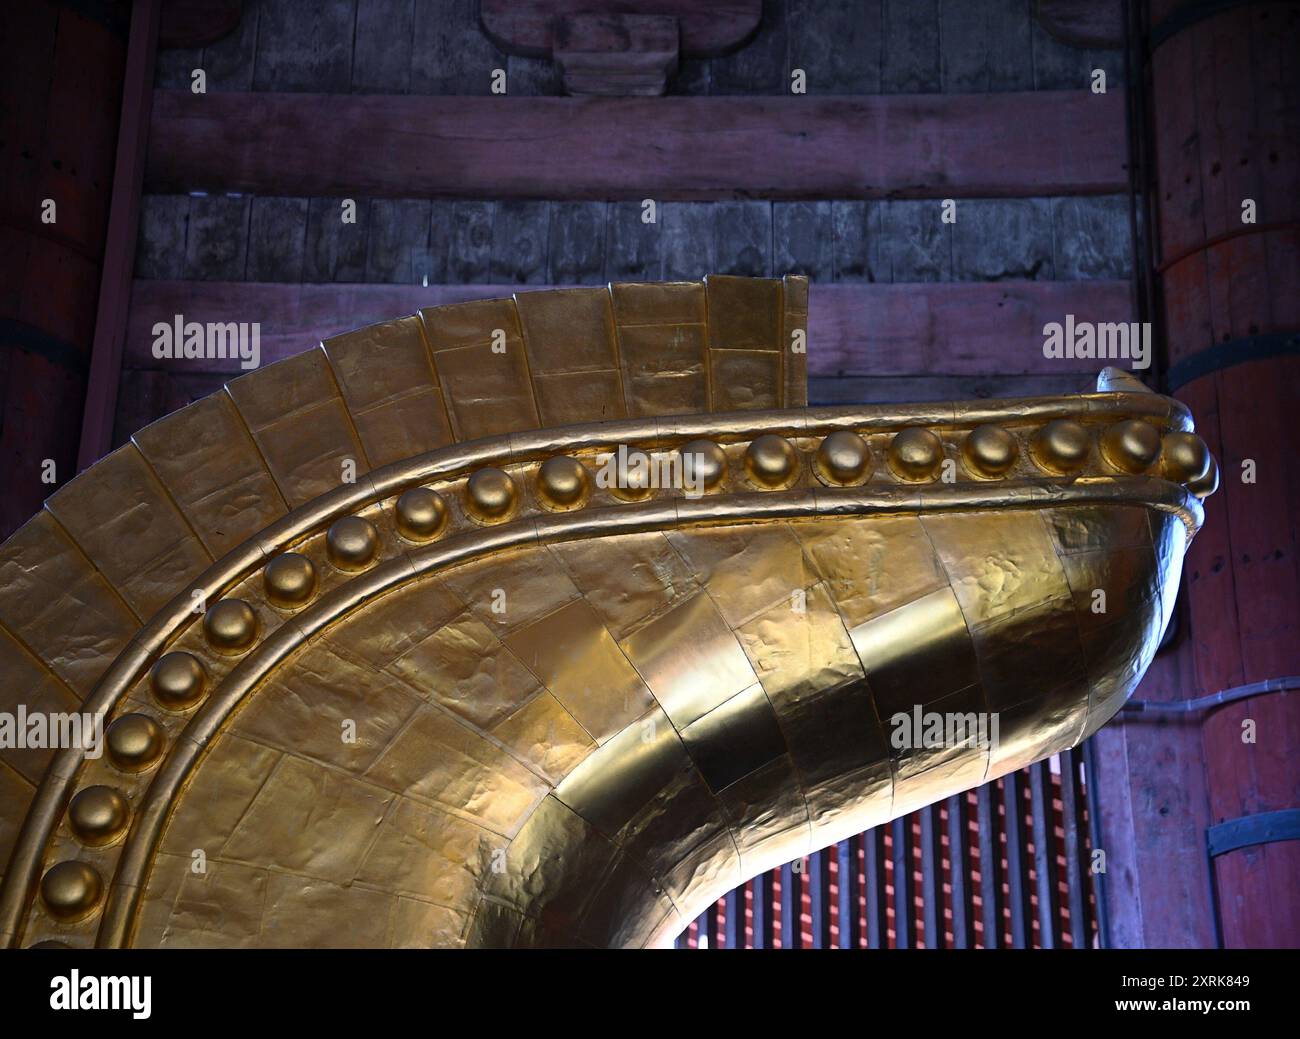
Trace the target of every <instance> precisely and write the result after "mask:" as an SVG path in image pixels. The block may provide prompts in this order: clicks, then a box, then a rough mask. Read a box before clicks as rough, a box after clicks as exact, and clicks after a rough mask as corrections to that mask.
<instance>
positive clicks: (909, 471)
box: [889, 426, 943, 483]
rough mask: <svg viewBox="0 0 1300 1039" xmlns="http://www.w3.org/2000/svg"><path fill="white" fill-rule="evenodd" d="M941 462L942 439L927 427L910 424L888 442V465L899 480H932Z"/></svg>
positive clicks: (921, 481) (911, 481) (909, 481)
mask: <svg viewBox="0 0 1300 1039" xmlns="http://www.w3.org/2000/svg"><path fill="white" fill-rule="evenodd" d="M941 462H943V441H942V440H940V439H939V438H938V436H936V435H935V434H934V433H932V432H930V430H928V429H921V428H920V427H919V426H911V427H909V428H908V429H904V430H900V431H899V432H898V433H897V434H895V436H894V439H893V440H891V441H890V442H889V467H890V468H891V469H892V470H893V471H894V475H896V476H897V477H898V478H899V479H900V480H906V481H907V482H908V483H923V482H925V481H926V480H933V479H934V477H935V474H936V473H937V472H938V471H939V465H940V463H941Z"/></svg>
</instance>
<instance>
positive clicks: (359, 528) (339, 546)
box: [325, 516, 379, 573]
mask: <svg viewBox="0 0 1300 1039" xmlns="http://www.w3.org/2000/svg"><path fill="white" fill-rule="evenodd" d="M378 553H379V531H378V530H377V529H376V528H375V525H374V524H373V523H371V522H370V521H369V520H368V519H363V518H362V517H361V516H344V517H343V518H342V519H337V520H335V521H334V522H333V524H331V526H330V529H329V531H328V532H327V533H326V535H325V554H326V555H327V556H329V561H330V562H331V563H332V564H334V566H335V567H337V568H338V569H339V570H344V571H347V572H349V573H355V572H356V571H358V570H364V569H366V567H368V566H369V565H370V564H371V563H373V562H374V561H375V556H376V555H377V554H378Z"/></svg>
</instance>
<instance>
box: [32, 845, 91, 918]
mask: <svg viewBox="0 0 1300 1039" xmlns="http://www.w3.org/2000/svg"><path fill="white" fill-rule="evenodd" d="M103 894H104V882H103V881H102V880H100V879H99V874H98V873H97V872H96V871H95V869H94V867H92V866H90V865H88V864H87V863H85V862H77V861H75V860H68V861H66V862H60V863H58V864H56V865H54V866H51V867H50V868H49V869H48V870H47V871H46V873H45V876H43V877H42V878H41V901H43V902H44V903H45V908H46V909H48V910H49V912H50V915H51V916H52V917H54V918H55V919H57V920H62V921H64V922H65V923H69V922H71V921H74V920H80V919H82V918H83V917H85V916H89V915H90V914H91V913H92V912H94V910H95V908H96V907H97V906H98V905H99V900H100V898H101V897H102V896H103Z"/></svg>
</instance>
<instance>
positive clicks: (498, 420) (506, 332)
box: [420, 299, 539, 441]
mask: <svg viewBox="0 0 1300 1039" xmlns="http://www.w3.org/2000/svg"><path fill="white" fill-rule="evenodd" d="M420 319H421V321H422V322H423V323H424V329H425V336H426V338H427V339H428V342H429V347H430V349H431V350H432V351H433V365H434V368H435V369H436V370H437V373H438V381H439V384H440V385H441V387H442V392H443V394H444V396H445V400H446V404H447V410H448V412H449V414H450V418H451V428H452V432H453V433H455V435H456V439H457V440H459V441H466V440H477V439H478V438H479V437H488V436H495V435H496V434H498V433H509V432H512V431H514V430H520V429H536V428H537V426H538V425H539V422H538V419H537V404H536V401H535V398H534V396H533V387H532V383H531V381H530V379H529V375H528V358H527V356H526V354H525V352H524V340H523V335H522V333H521V332H520V330H519V315H518V312H517V311H516V309H515V303H514V300H508V299H490V300H475V301H473V302H471V303H458V304H455V305H453V306H449V307H428V308H426V309H424V310H422V311H420Z"/></svg>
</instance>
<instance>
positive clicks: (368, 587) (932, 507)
mask: <svg viewBox="0 0 1300 1039" xmlns="http://www.w3.org/2000/svg"><path fill="white" fill-rule="evenodd" d="M745 497H746V498H750V499H751V500H750V501H744V500H737V499H736V498H732V499H731V500H727V499H722V500H720V501H716V502H715V501H703V502H691V503H689V504H688V505H686V506H682V505H681V504H679V503H672V504H671V506H670V505H668V504H667V503H650V504H646V505H629V506H627V507H613V508H610V509H608V510H602V511H603V512H604V514H603V515H584V516H563V517H555V518H554V519H550V520H545V521H543V520H535V521H533V522H532V523H531V524H530V523H524V524H522V525H521V526H522V529H516V530H509V529H507V528H502V529H500V530H494V531H481V532H477V533H475V534H471V535H468V536H466V538H464V539H463V540H462V543H461V544H458V545H454V546H453V545H437V546H431V547H429V548H425V549H421V550H420V551H418V552H416V553H414V556H413V558H398V559H394V560H392V561H390V562H388V563H385V564H383V565H381V566H380V567H378V568H376V569H375V570H373V571H371V572H369V573H368V574H367V575H365V576H364V577H360V578H357V579H356V580H355V581H353V582H351V583H349V584H347V585H344V586H340V587H339V588H337V589H335V590H334V591H333V592H331V593H329V594H327V595H325V596H324V597H322V598H321V599H319V600H318V601H317V602H315V603H314V604H312V605H311V606H310V607H308V608H307V609H306V610H304V611H303V612H302V613H301V614H298V615H297V616H296V617H294V618H292V619H291V620H288V621H286V622H285V624H284V625H283V626H282V627H281V628H279V629H277V631H276V632H274V633H273V634H271V635H270V636H268V637H267V638H266V639H265V640H264V641H263V642H262V643H261V644H259V645H258V646H257V647H256V649H254V650H252V651H251V652H250V653H249V655H248V656H246V657H244V658H243V659H242V660H241V661H240V662H239V664H238V665H236V666H235V668H234V669H233V670H232V671H231V672H230V674H229V675H228V676H227V678H226V680H225V682H223V683H222V685H221V687H220V688H219V690H218V691H217V693H216V694H215V695H213V696H212V697H210V698H209V699H208V700H207V701H206V702H205V703H204V705H203V706H202V707H201V708H200V709H199V711H198V712H197V713H196V714H195V715H194V717H193V718H192V719H191V720H190V722H189V724H187V725H186V727H185V730H184V731H183V733H182V734H181V738H180V740H179V741H178V744H177V746H176V747H175V748H174V749H173V751H172V753H171V754H170V755H169V756H168V758H167V760H166V761H165V763H164V764H163V766H162V768H161V769H160V770H159V772H158V773H157V775H156V776H155V778H154V780H153V782H152V783H151V784H150V786H149V791H148V794H147V796H146V798H145V800H144V802H143V804H142V805H141V807H140V810H139V812H138V815H137V821H136V823H135V825H134V826H133V827H132V829H131V835H130V837H129V839H128V841H127V845H126V849H125V851H124V852H123V854H122V858H121V860H120V863H119V866H118V871H117V875H116V877H115V878H114V881H113V884H112V887H111V889H110V891H109V896H108V902H107V906H106V908H105V910H104V916H103V922H102V924H101V927H100V931H99V936H98V939H97V941H96V945H97V946H98V947H110V948H111V947H118V946H121V945H124V944H126V943H127V941H128V940H129V937H130V932H131V924H132V921H133V919H134V915H135V909H136V907H137V905H138V900H139V897H140V894H141V891H142V888H143V885H144V881H145V878H146V875H147V872H148V869H149V865H150V863H151V861H152V857H153V854H154V852H155V850H156V847H157V842H158V838H159V836H160V834H161V832H162V828H163V826H164V824H165V822H166V820H167V817H168V815H169V813H170V810H171V808H172V806H173V805H174V804H175V802H176V799H177V797H178V795H179V793H180V791H181V789H182V787H183V786H184V784H185V781H186V779H187V777H188V776H189V775H190V773H191V771H192V770H193V769H194V768H195V767H196V765H197V764H198V762H199V760H200V759H201V757H202V755H203V752H204V750H205V748H206V747H207V746H208V744H209V743H210V741H211V740H212V739H213V738H214V737H215V736H216V735H217V733H218V732H220V730H221V728H222V726H223V725H224V724H225V722H226V721H227V719H228V718H229V717H230V715H231V714H232V713H233V712H234V711H235V709H236V708H237V707H238V706H239V704H240V702H241V701H242V700H243V699H244V698H245V697H247V696H249V695H250V694H251V693H252V692H253V691H254V689H255V688H256V687H257V685H258V683H259V682H261V681H262V679H264V678H265V677H266V675H267V674H268V673H269V672H270V671H271V670H272V669H273V668H274V667H275V666H276V665H277V664H279V663H280V662H282V661H283V660H285V659H286V658H287V657H288V656H289V655H290V654H291V653H293V651H294V650H295V649H297V648H298V646H299V645H300V644H301V643H302V642H303V641H305V640H306V639H308V638H310V637H312V636H313V635H316V634H319V633H320V632H321V631H322V630H323V629H324V628H326V627H327V626H328V625H329V624H331V623H333V622H335V621H337V620H339V619H340V618H342V617H343V616H345V615H346V614H347V613H348V612H350V611H351V610H354V609H357V608H359V607H361V606H363V605H364V604H365V603H367V602H370V601H372V600H374V599H376V598H378V597H379V596H381V595H382V594H383V593H385V592H388V591H391V590H393V589H395V588H397V587H398V586H400V585H401V584H402V583H403V582H405V581H408V580H411V579H413V578H415V577H418V576H421V575H426V574H429V573H432V572H434V571H436V570H437V569H439V568H441V567H446V566H450V565H453V564H456V563H462V562H467V561H469V560H471V559H474V558H479V557H482V556H484V555H487V554H489V553H491V552H494V551H499V550H501V549H505V548H510V547H514V546H517V545H521V544H526V543H529V542H544V541H560V540H571V539H576V538H581V537H591V536H596V537H599V536H603V535H610V534H626V533H633V532H639V531H644V530H661V529H665V528H670V527H674V526H679V525H684V524H690V523H708V522H711V521H719V520H742V519H763V518H787V517H794V516H864V517H865V516H887V515H898V514H900V513H908V514H910V513H915V512H918V511H920V512H930V511H933V512H961V511H967V510H976V509H1033V508H1049V507H1052V506H1060V505H1069V504H1093V505H1100V504H1105V505H1133V504H1136V505H1143V506H1147V507H1151V508H1156V509H1159V510H1160V511H1162V512H1168V513H1170V514H1172V515H1175V516H1177V517H1178V518H1179V519H1180V520H1181V521H1182V522H1183V523H1184V524H1185V525H1186V526H1187V528H1188V531H1189V536H1190V534H1191V532H1193V531H1195V530H1196V529H1197V528H1198V527H1199V525H1200V519H1201V508H1200V505H1199V503H1198V502H1197V501H1196V499H1195V498H1194V497H1193V496H1192V495H1191V494H1189V493H1188V492H1187V491H1185V490H1183V489H1182V488H1178V487H1177V486H1176V485H1173V484H1169V483H1167V482H1166V481H1163V480H1156V479H1152V478H1138V479H1136V480H1124V481H1121V480H1114V479H1104V478H1103V479H1100V480H1098V481H1096V482H1091V483H1087V484H1084V485H1081V486H1075V487H1071V488H1066V489H1060V490H1055V491H1053V490H1048V489H1045V488H1041V487H1036V486H1033V485H1022V486H1018V487H999V488H991V487H977V488H959V489H953V490H951V491H947V490H945V491H941V492H939V493H934V492H933V491H932V492H931V493H930V494H928V495H927V494H920V495H914V494H911V493H906V492H903V491H901V490H900V491H898V492H895V493H893V494H889V493H881V492H873V493H863V491H862V490H861V489H844V488H834V489H830V488H822V489H818V490H816V491H813V493H812V494H811V495H806V494H800V495H792V496H782V495H779V494H777V495H765V494H761V493H759V494H754V495H746V496H745ZM782 499H784V500H782ZM683 512H684V513H685V514H684V515H683ZM466 541H468V542H470V543H469V544H466V543H464V542H466Z"/></svg>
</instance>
